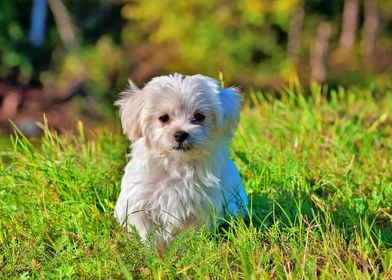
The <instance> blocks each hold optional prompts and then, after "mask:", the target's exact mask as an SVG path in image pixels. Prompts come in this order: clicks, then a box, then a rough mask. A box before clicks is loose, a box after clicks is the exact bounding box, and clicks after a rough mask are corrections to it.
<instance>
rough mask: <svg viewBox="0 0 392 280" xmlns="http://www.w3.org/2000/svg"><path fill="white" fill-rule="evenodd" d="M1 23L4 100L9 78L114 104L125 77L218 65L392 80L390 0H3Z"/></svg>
mask: <svg viewBox="0 0 392 280" xmlns="http://www.w3.org/2000/svg"><path fill="white" fill-rule="evenodd" d="M39 2H41V5H44V7H46V9H47V11H46V16H45V15H44V16H42V15H41V16H35V17H34V16H33V13H32V10H33V5H34V4H37V3H39ZM41 10H43V8H42V6H41ZM40 20H41V21H42V22H44V30H42V31H43V35H44V37H43V41H42V42H40V43H37V42H35V43H34V42H33V40H32V39H31V33H32V26H33V23H34V22H35V21H40ZM0 26H1V27H0V79H1V82H2V84H6V85H7V87H6V88H7V89H6V90H4V89H3V90H2V89H1V87H0V97H1V98H2V100H3V101H4V98H5V96H7V92H6V91H7V90H8V91H9V88H8V86H9V85H12V86H13V87H20V86H23V87H24V88H26V87H27V88H30V87H31V88H41V89H42V90H43V91H45V90H46V89H47V88H50V90H49V92H51V95H56V96H57V97H62V98H64V100H68V99H71V97H72V98H73V97H74V96H83V97H86V96H90V97H92V99H94V102H95V103H99V104H107V105H109V107H110V106H111V104H112V101H113V100H114V99H115V98H116V94H117V93H118V92H119V91H121V90H122V89H123V87H124V85H125V84H126V80H127V78H128V77H131V78H132V79H133V80H134V81H135V82H136V83H137V84H139V85H143V84H144V83H145V82H146V81H148V79H150V78H151V77H152V76H155V75H161V74H166V73H171V72H182V73H188V74H191V73H203V74H205V75H210V76H213V77H217V76H218V73H219V72H220V71H221V72H223V74H224V77H225V80H226V81H227V84H237V85H240V86H241V88H243V89H250V88H257V89H263V90H277V89H280V88H282V87H284V86H287V85H288V84H289V83H290V81H296V82H297V81H299V83H300V84H301V85H302V86H303V88H305V89H306V88H307V86H309V85H310V84H311V83H312V82H318V83H326V84H329V85H331V86H335V85H343V86H350V85H356V86H362V87H368V86H370V85H372V87H375V88H379V89H382V88H386V87H390V86H391V84H390V81H391V78H392V56H391V53H392V1H377V0H345V1H342V0H330V1H326V0H312V1H311V0H287V1H276V0H236V1H234V0H233V1H230V0H217V1H207V0H197V1H195V0H190V1H169V0H160V1H157V0H154V1H153V0H144V1H141V0H131V1H125V0H106V1H103V0H84V1H80V0H47V1H45V0H34V1H23V0H3V1H1V2H0ZM350 38H351V39H350ZM67 98H68V99H67ZM22 103H23V102H22V101H19V103H18V106H17V107H21V104H22ZM4 106H5V105H4V102H3V107H4ZM94 106H95V105H94ZM3 109H4V108H3ZM11 113H12V112H11ZM15 114H16V113H15V112H14V115H15ZM11 119H12V116H11Z"/></svg>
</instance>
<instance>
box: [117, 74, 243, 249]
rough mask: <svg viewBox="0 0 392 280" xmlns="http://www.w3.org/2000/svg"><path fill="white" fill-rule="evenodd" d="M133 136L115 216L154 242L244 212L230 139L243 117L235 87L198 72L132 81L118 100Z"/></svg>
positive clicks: (165, 240) (125, 121) (129, 134)
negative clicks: (150, 235) (139, 83)
mask: <svg viewBox="0 0 392 280" xmlns="http://www.w3.org/2000/svg"><path fill="white" fill-rule="evenodd" d="M117 105H119V106H120V117H121V121H122V125H123V128H124V132H125V134H127V135H128V137H129V138H130V140H131V141H132V142H133V145H132V154H131V160H130V161H129V163H128V164H127V166H126V167H125V174H124V177H123V180H122V183H121V193H120V196H119V198H118V201H117V203H116V209H115V216H116V218H117V219H118V221H119V222H120V223H121V224H124V225H126V226H127V227H128V229H130V228H131V227H132V226H135V227H136V229H137V230H138V232H139V234H140V235H141V237H142V240H145V239H146V237H147V235H148V233H149V232H151V231H152V230H156V237H155V241H156V242H157V244H166V245H167V244H168V243H169V242H170V240H171V239H172V238H173V237H174V236H175V235H176V234H178V233H179V232H181V231H184V230H186V229H188V228H194V229H197V228H199V227H200V226H202V225H207V226H208V227H210V228H211V227H212V226H213V225H214V224H219V218H225V217H227V216H228V215H231V216H236V215H237V214H239V213H240V214H242V215H244V214H246V206H247V203H248V200H247V197H246V193H245V190H244V187H243V185H242V182H241V178H240V176H239V173H238V170H237V168H236V167H235V165H234V163H233V162H232V161H231V160H230V158H229V149H228V146H229V143H230V140H231V137H232V133H233V132H234V130H235V128H236V127H237V124H238V121H239V109H240V98H239V94H238V93H237V91H236V90H235V89H225V88H220V87H219V85H218V83H217V82H216V81H215V80H213V79H211V78H208V77H205V76H201V75H194V76H182V75H179V74H174V75H171V76H161V77H157V78H154V79H153V80H152V81H151V82H149V83H148V84H147V85H146V86H145V87H144V88H143V89H141V90H140V89H138V88H136V87H135V86H133V85H131V89H130V90H128V91H126V92H125V93H124V95H123V97H122V98H121V99H120V100H119V101H118V102H117Z"/></svg>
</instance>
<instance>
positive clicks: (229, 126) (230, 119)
mask: <svg viewBox="0 0 392 280" xmlns="http://www.w3.org/2000/svg"><path fill="white" fill-rule="evenodd" d="M219 100H220V103H221V106H222V109H223V110H222V111H223V120H222V121H223V122H222V132H223V135H224V136H225V137H231V136H233V134H234V131H235V130H236V128H237V126H238V123H239V121H240V108H241V96H240V94H239V92H238V90H237V89H236V88H234V87H231V88H219Z"/></svg>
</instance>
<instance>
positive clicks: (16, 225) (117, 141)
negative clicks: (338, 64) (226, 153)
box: [0, 88, 392, 279]
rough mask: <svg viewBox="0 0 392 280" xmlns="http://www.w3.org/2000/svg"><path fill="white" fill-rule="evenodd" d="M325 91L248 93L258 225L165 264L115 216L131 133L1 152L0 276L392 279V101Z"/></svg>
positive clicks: (205, 236)
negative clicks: (307, 95) (304, 93)
mask: <svg viewBox="0 0 392 280" xmlns="http://www.w3.org/2000/svg"><path fill="white" fill-rule="evenodd" d="M320 91H321V90H320V89H319V88H314V89H313V93H312V94H311V95H310V96H309V97H306V98H305V97H303V96H302V95H300V94H298V93H297V94H295V93H293V92H291V93H290V91H288V93H287V92H282V94H281V98H279V99H278V98H275V97H272V96H269V95H268V94H264V95H262V94H260V93H249V94H248V97H247V99H246V101H245V104H244V108H243V112H242V120H241V124H240V127H239V130H238V133H237V134H236V137H235V140H234V142H233V145H232V156H233V159H234V160H235V162H236V164H237V166H238V167H239V169H240V172H241V175H242V178H243V180H244V183H245V185H246V188H247V191H248V193H249V195H250V198H251V201H252V205H251V208H252V210H251V217H250V219H249V220H248V219H247V220H246V221H243V220H237V221H229V225H228V226H226V227H224V228H223V229H221V230H220V231H219V232H208V231H206V230H204V229H202V230H200V231H199V232H196V233H195V232H187V233H184V234H183V235H181V236H180V237H179V238H178V240H177V241H176V242H175V243H174V244H173V246H172V248H171V249H170V250H169V251H168V252H166V254H165V255H164V256H162V257H159V256H157V255H155V254H154V253H153V252H152V251H151V250H150V249H148V248H147V247H145V246H143V245H141V244H140V242H139V240H138V238H137V236H136V235H135V234H127V233H126V232H125V231H124V230H123V229H121V228H120V227H119V226H118V225H117V223H116V221H115V220H114V219H113V216H112V213H113V207H114V203H115V200H116V198H117V195H118V193H119V184H120V180H121V176H122V168H123V166H124V164H125V162H126V157H125V155H126V151H127V146H128V143H127V141H126V140H125V138H124V137H123V136H121V135H115V136H112V135H109V134H107V133H97V136H96V137H93V138H92V139H91V140H86V139H85V137H84V134H83V133H82V131H83V128H82V127H79V131H80V135H79V136H75V137H71V136H64V135H61V136H59V135H56V134H55V133H48V132H47V133H46V134H45V136H44V137H43V139H42V141H41V142H40V143H39V144H38V145H33V144H31V142H30V141H29V140H27V139H25V138H23V136H21V135H19V134H17V135H16V136H13V139H12V143H11V145H9V144H8V145H7V146H6V147H5V145H2V147H3V149H2V150H1V152H0V156H1V165H0V216H1V218H0V275H1V276H2V277H5V278H9V277H22V278H27V277H29V276H32V277H34V278H58V277H73V278H79V277H83V278H84V277H89V278H147V279H148V278H193V279H197V278H204V277H205V276H210V277H216V278H221V279H232V278H251V277H254V279H260V278H286V277H291V278H292V279H300V278H316V277H320V278H325V279H331V278H344V279H347V278H351V279H353V278H385V279H387V278H391V277H392V270H391V267H392V251H391V248H392V225H391V224H392V219H391V218H392V213H391V209H392V171H391V170H392V169H391V163H392V162H391V161H392V138H391V135H392V125H391V117H392V116H391V108H392V92H389V93H384V94H375V93H371V92H364V91H356V90H350V91H349V92H345V91H344V90H338V91H333V92H331V93H329V94H328V95H322V94H320V93H319V92H320ZM4 143H6V142H4Z"/></svg>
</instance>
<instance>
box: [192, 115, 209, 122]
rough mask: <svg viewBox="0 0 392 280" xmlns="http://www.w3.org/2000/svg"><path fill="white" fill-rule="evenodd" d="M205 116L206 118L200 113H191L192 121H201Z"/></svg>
mask: <svg viewBox="0 0 392 280" xmlns="http://www.w3.org/2000/svg"><path fill="white" fill-rule="evenodd" d="M205 118H206V116H204V115H203V114H201V113H196V114H194V115H193V121H196V122H202V121H204V119H205Z"/></svg>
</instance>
